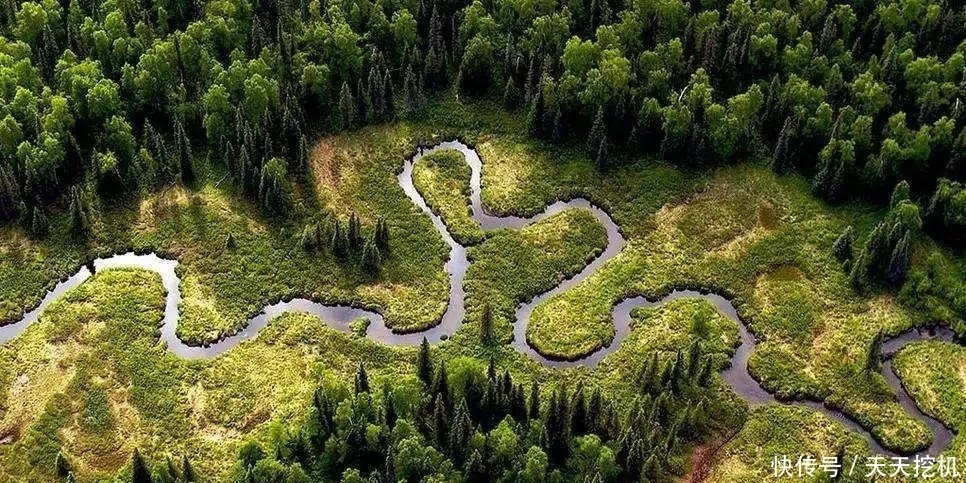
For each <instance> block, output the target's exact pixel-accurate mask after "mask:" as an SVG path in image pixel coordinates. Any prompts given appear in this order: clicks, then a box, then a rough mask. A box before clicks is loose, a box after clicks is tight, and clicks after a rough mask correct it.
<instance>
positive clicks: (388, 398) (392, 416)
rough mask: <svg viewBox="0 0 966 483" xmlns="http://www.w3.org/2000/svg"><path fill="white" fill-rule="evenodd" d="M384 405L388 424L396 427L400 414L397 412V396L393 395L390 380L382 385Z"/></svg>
mask: <svg viewBox="0 0 966 483" xmlns="http://www.w3.org/2000/svg"><path fill="white" fill-rule="evenodd" d="M382 405H383V407H385V410H386V426H389V427H390V428H393V427H395V426H396V421H398V420H399V414H398V413H397V412H396V397H395V396H394V395H393V392H392V389H390V386H389V383H388V382H387V383H385V384H384V385H383V386H382Z"/></svg>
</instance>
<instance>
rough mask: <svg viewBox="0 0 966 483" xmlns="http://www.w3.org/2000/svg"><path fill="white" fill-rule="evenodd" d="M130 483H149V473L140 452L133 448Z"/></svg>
mask: <svg viewBox="0 0 966 483" xmlns="http://www.w3.org/2000/svg"><path fill="white" fill-rule="evenodd" d="M131 483H151V471H150V470H148V467H147V465H145V464H144V459H143V458H142V457H141V452H140V451H138V449H137V448H134V454H133V455H132V456H131Z"/></svg>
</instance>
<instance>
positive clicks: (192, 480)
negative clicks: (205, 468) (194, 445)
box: [181, 456, 200, 483]
mask: <svg viewBox="0 0 966 483" xmlns="http://www.w3.org/2000/svg"><path fill="white" fill-rule="evenodd" d="M181 479H182V480H184V481H185V483H200V482H198V475H196V474H195V469H194V468H193V467H192V466H191V462H190V461H188V457H187V456H183V457H182V458H181Z"/></svg>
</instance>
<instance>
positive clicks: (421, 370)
mask: <svg viewBox="0 0 966 483" xmlns="http://www.w3.org/2000/svg"><path fill="white" fill-rule="evenodd" d="M416 371H417V372H416V373H417V375H418V376H419V380H420V381H422V382H423V385H424V386H425V387H430V384H432V382H433V361H432V359H431V355H430V352H429V341H427V340H426V338H425V337H423V342H422V343H421V344H420V345H419V357H418V359H417V360H416Z"/></svg>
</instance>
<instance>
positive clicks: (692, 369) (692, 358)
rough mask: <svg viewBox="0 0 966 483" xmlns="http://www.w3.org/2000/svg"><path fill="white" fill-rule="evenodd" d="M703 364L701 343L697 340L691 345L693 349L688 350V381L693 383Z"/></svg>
mask: <svg viewBox="0 0 966 483" xmlns="http://www.w3.org/2000/svg"><path fill="white" fill-rule="evenodd" d="M700 363H701V342H700V341H699V340H698V339H695V340H694V342H692V343H691V347H690V348H689V349H688V375H687V379H688V380H689V381H693V380H694V379H695V377H696V376H697V375H698V370H699V369H700V367H699V365H700Z"/></svg>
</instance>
